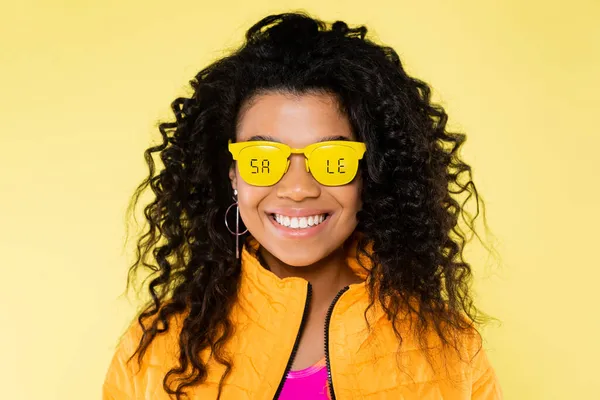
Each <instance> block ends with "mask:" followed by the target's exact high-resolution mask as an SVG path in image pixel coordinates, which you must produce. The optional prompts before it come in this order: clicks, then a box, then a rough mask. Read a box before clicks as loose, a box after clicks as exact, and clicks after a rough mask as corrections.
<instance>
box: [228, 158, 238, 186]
mask: <svg viewBox="0 0 600 400" xmlns="http://www.w3.org/2000/svg"><path fill="white" fill-rule="evenodd" d="M229 180H230V181H231V188H232V189H237V176H236V173H235V161H234V162H232V163H231V167H230V168H229Z"/></svg>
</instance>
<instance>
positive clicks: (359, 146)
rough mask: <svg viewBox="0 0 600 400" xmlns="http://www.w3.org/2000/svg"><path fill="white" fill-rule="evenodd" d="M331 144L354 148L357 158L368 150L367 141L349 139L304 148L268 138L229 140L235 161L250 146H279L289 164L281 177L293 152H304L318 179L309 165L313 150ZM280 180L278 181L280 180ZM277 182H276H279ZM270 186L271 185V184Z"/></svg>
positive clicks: (307, 162)
mask: <svg viewBox="0 0 600 400" xmlns="http://www.w3.org/2000/svg"><path fill="white" fill-rule="evenodd" d="M331 145H341V146H345V147H350V148H351V149H353V150H354V151H355V152H356V155H357V160H362V158H363V156H364V154H365V152H366V150H367V147H366V145H365V143H363V142H354V141H349V140H328V141H324V142H316V143H312V144H309V145H308V146H306V147H304V148H302V149H298V148H294V147H290V146H288V145H287V144H284V143H280V142H273V141H266V140H249V141H245V142H235V143H233V142H232V141H231V139H229V142H228V149H229V152H230V153H231V155H232V157H233V159H234V160H235V161H237V160H238V157H239V155H240V152H241V151H242V150H244V149H245V148H248V147H253V146H272V147H276V148H278V149H279V150H282V151H283V154H284V155H285V159H286V160H287V165H286V168H285V171H284V173H283V175H282V176H281V178H283V176H284V175H285V174H286V173H287V171H288V168H289V166H290V159H289V158H290V156H291V155H292V154H304V163H305V168H306V172H310V174H311V175H312V176H313V178H314V179H315V180H316V178H315V176H314V175H313V174H312V172H311V171H310V167H309V160H310V156H311V154H312V152H313V151H315V150H316V149H318V148H320V147H323V146H331ZM355 176H356V174H355ZM281 178H279V180H281ZM352 179H354V177H352ZM279 180H278V181H277V182H279ZM277 182H275V183H277ZM317 182H319V181H318V180H317ZM319 183H321V182H319ZM321 184H322V185H323V183H321ZM269 186H271V185H269ZM325 186H343V184H342V185H325Z"/></svg>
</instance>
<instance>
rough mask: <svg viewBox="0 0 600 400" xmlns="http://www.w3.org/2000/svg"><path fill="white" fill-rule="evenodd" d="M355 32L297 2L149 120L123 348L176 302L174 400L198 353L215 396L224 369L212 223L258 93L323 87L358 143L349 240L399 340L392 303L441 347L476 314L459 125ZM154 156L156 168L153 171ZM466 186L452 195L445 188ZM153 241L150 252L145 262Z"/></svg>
mask: <svg viewBox="0 0 600 400" xmlns="http://www.w3.org/2000/svg"><path fill="white" fill-rule="evenodd" d="M366 34H367V28H366V27H364V26H360V27H357V28H349V27H348V25H347V24H346V23H345V22H342V21H336V22H334V23H333V24H330V23H326V22H323V21H321V20H317V19H313V18H311V17H310V16H309V15H308V14H306V13H302V12H299V13H285V14H279V15H270V16H267V17H265V18H263V19H262V20H261V21H259V22H258V23H256V24H255V25H254V26H252V27H251V28H250V29H249V30H248V31H247V33H246V40H245V42H244V43H243V44H242V45H241V46H240V47H239V48H238V49H236V50H235V51H234V52H232V54H230V55H228V56H226V57H224V58H222V59H219V60H217V61H215V62H214V63H212V64H211V65H209V66H208V67H206V68H204V69H203V70H201V71H200V72H199V73H198V74H197V75H196V77H195V78H194V79H193V80H191V82H190V84H191V87H192V88H193V94H192V95H191V96H190V97H189V98H185V97H181V98H177V99H175V100H174V101H173V102H172V104H171V108H172V110H173V113H174V121H172V122H163V123H160V124H159V130H160V133H161V135H162V143H160V144H159V145H156V146H153V147H150V148H148V149H147V150H146V151H145V153H144V156H145V159H146V162H147V164H148V167H149V176H148V177H147V178H146V179H145V180H144V181H143V182H142V183H141V184H140V185H139V186H138V187H137V189H136V190H135V193H134V196H133V198H132V199H131V202H130V204H129V208H128V212H131V211H132V210H133V209H134V208H135V204H137V203H138V201H139V197H140V195H141V194H142V192H143V191H144V190H145V189H146V188H147V187H148V186H150V187H151V189H152V191H153V193H154V195H155V197H154V198H153V201H152V202H151V203H149V204H148V205H147V206H146V207H145V208H144V215H145V218H146V220H147V222H148V223H149V227H148V230H147V231H146V232H145V233H144V234H143V235H142V236H141V237H139V239H138V241H137V259H136V261H135V263H134V264H133V265H132V266H131V268H130V270H129V276H128V282H127V288H129V287H130V283H132V282H133V281H134V280H135V275H136V274H137V273H138V272H139V271H138V269H139V267H141V266H142V267H144V269H145V270H147V271H148V272H149V273H150V274H149V276H148V278H147V279H148V280H150V282H149V284H148V291H149V294H150V297H151V299H150V300H149V301H148V303H147V304H145V305H144V306H143V308H142V310H141V311H140V313H139V314H138V317H137V322H138V323H139V324H140V326H141V327H142V330H143V332H144V333H143V335H142V337H141V340H140V343H139V345H138V347H137V349H136V352H135V353H134V355H135V354H137V355H138V363H141V361H142V358H143V355H144V353H145V351H146V350H147V348H148V346H149V345H150V343H151V342H152V341H153V340H154V338H155V337H156V336H157V335H160V334H162V333H164V332H166V331H167V330H168V329H169V323H170V319H171V317H173V316H176V315H184V313H185V319H184V320H183V323H182V328H181V332H180V336H179V346H180V357H179V363H180V365H178V366H174V367H173V368H172V369H171V370H170V371H169V372H168V373H167V375H166V376H165V378H164V380H163V387H164V390H165V391H166V392H167V393H169V394H175V395H176V398H177V399H179V398H180V397H181V396H183V395H185V390H184V389H185V388H186V387H191V386H194V385H197V384H201V383H202V382H203V381H204V380H205V379H206V377H207V367H206V364H205V363H204V362H203V361H202V360H201V359H200V357H199V353H200V351H202V350H205V349H210V350H212V352H213V355H214V357H215V359H216V360H217V361H218V362H219V363H222V364H223V365H224V366H225V367H226V369H225V374H224V375H223V376H222V377H221V381H220V384H219V395H220V394H221V390H222V385H223V382H224V379H225V378H226V377H227V375H228V374H229V373H230V370H231V366H232V365H231V360H230V359H229V358H228V357H227V354H226V353H225V344H226V342H227V340H228V339H229V338H230V337H231V335H232V334H233V328H234V326H233V324H232V322H231V321H230V319H229V312H230V310H231V308H232V305H233V304H235V302H236V293H237V290H238V285H239V281H240V276H241V275H240V271H241V265H240V261H239V260H238V259H236V257H235V251H234V249H235V241H234V240H235V239H234V237H233V236H232V235H231V234H230V233H229V232H228V231H227V230H226V227H225V224H224V223H223V220H224V216H225V211H226V209H227V207H228V206H229V205H230V204H231V199H232V195H233V193H232V188H231V185H230V181H229V178H228V171H229V168H230V166H231V163H232V159H231V156H230V154H229V153H228V151H227V142H228V140H229V139H232V140H233V141H234V140H235V133H236V123H237V121H238V118H239V113H240V109H241V108H242V107H243V106H244V104H247V102H248V101H250V100H251V99H252V98H253V97H254V96H256V95H258V94H263V93H266V92H273V91H277V92H281V93H293V94H303V93H314V92H319V93H329V94H332V95H334V96H335V97H336V98H337V99H338V101H339V104H340V107H341V108H342V111H344V113H345V115H347V117H348V118H349V120H350V122H351V126H352V128H353V130H354V133H355V135H356V137H357V138H358V140H360V141H363V142H365V143H366V144H367V148H368V151H367V153H366V156H365V157H366V158H365V160H364V162H363V163H361V166H360V168H361V172H362V177H363V182H364V184H363V192H362V202H363V207H362V210H361V211H359V213H358V215H357V217H358V226H357V230H358V231H360V232H361V233H362V234H363V235H361V240H360V242H359V244H358V247H359V251H361V252H362V253H363V254H367V253H368V254H370V257H371V261H372V269H371V270H370V274H372V275H374V276H377V277H378V279H377V280H376V281H375V280H371V283H370V285H369V287H368V290H369V295H370V300H371V302H370V304H371V305H370V307H371V306H373V304H374V302H376V301H378V302H380V304H382V305H383V307H384V309H385V311H386V313H387V316H388V318H389V319H390V321H392V322H393V323H394V327H395V328H394V330H395V333H396V335H397V337H398V340H399V345H400V344H401V343H402V332H400V331H399V330H398V329H396V322H397V319H398V318H399V317H398V315H399V313H400V311H401V310H405V309H409V310H410V312H412V313H414V314H415V315H416V316H417V317H418V318H416V321H417V323H416V325H414V326H413V328H414V332H415V334H416V335H417V337H419V340H421V341H426V339H425V337H426V336H427V335H426V333H427V331H430V330H431V328H433V332H436V333H437V335H438V337H439V338H441V342H442V343H443V344H444V345H449V346H451V347H453V348H455V349H457V350H458V349H459V348H458V346H459V343H460V340H459V336H460V334H461V332H466V331H467V330H470V329H472V328H474V327H475V326H476V325H480V324H481V323H483V322H484V319H486V318H487V317H486V316H485V314H483V313H482V312H481V311H479V310H478V309H477V308H476V307H475V306H474V304H473V300H472V295H471V293H470V282H471V268H470V265H469V264H468V263H467V262H465V261H464V259H463V249H464V246H465V244H466V242H467V237H466V235H465V233H464V232H463V230H462V229H461V228H460V226H459V219H460V217H461V216H462V217H463V220H464V221H466V222H467V226H468V227H469V229H470V230H472V231H473V232H475V229H474V225H473V222H474V219H475V218H476V217H477V216H478V215H479V203H480V202H481V203H482V204H483V201H482V200H481V199H480V197H479V196H478V194H477V190H476V189H475V185H474V184H473V181H472V173H471V167H470V166H469V165H468V164H466V163H465V162H463V161H461V160H460V158H459V155H458V151H459V148H460V147H461V145H462V144H463V143H464V141H465V138H466V136H465V135H464V134H459V133H450V132H447V131H446V122H447V119H448V116H447V114H446V112H445V111H444V109H443V108H442V107H441V106H438V105H435V104H432V102H431V100H430V96H431V89H430V88H429V86H428V85H427V84H426V83H425V82H423V81H421V80H419V79H416V78H413V77H410V76H408V75H407V73H406V72H405V70H404V68H403V66H402V64H401V62H400V59H399V57H398V54H397V53H396V52H395V51H394V50H393V49H392V48H391V47H386V46H382V45H378V44H375V43H374V42H373V41H371V40H369V39H366V38H365V37H366ZM153 153H158V154H159V155H160V159H161V160H162V163H163V165H164V168H163V169H161V170H160V171H158V173H157V174H155V164H154V161H153V158H152V155H153ZM465 175H466V178H465V179H462V178H461V177H462V176H465ZM464 194H466V195H467V197H466V199H464V201H463V202H462V203H459V201H458V200H457V199H455V198H454V197H457V196H460V195H464ZM473 195H474V196H475V200H476V204H477V213H476V214H475V215H474V216H471V214H469V213H468V212H467V210H466V208H465V204H466V202H467V201H468V200H469V199H470V198H471V197H472V196H473ZM484 211H485V210H484ZM486 228H487V224H486ZM475 234H476V235H477V233H475ZM477 236H478V237H479V235H477ZM243 239H244V238H241V240H243ZM369 244H371V245H372V252H371V253H369V252H368V251H367V246H368V245H369ZM150 252H151V254H152V256H153V257H154V261H155V262H152V263H149V262H148V260H147V257H148V255H149V254H150ZM145 283H146V280H144V285H142V289H143V288H145V286H146V284H145ZM375 285H377V286H378V288H377V290H376V288H375ZM411 299H417V300H418V307H415V306H414V303H413V302H412V301H411ZM365 315H366V311H365ZM467 317H468V318H467ZM146 320H149V321H150V323H149V324H145V323H144V322H145V321H146ZM475 331H476V332H477V335H479V332H478V331H477V328H475ZM479 337H480V335H479ZM422 343H423V342H422ZM424 347H426V346H424ZM134 355H132V356H131V358H130V359H129V361H131V359H132V358H133V356H134ZM189 367H191V368H192V371H193V373H192V374H191V375H186V376H185V377H184V378H178V381H179V384H178V385H177V387H176V388H172V387H170V384H169V378H170V377H171V378H172V377H173V376H177V375H182V374H184V373H185V372H186V371H187V370H188V368H189Z"/></svg>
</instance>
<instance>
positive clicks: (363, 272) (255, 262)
mask: <svg viewBox="0 0 600 400" xmlns="http://www.w3.org/2000/svg"><path fill="white" fill-rule="evenodd" d="M361 236H362V234H361V233H359V232H355V233H354V234H353V235H352V236H351V237H350V238H349V239H348V241H347V244H348V245H347V250H346V264H347V265H348V267H349V268H350V269H352V271H353V272H354V274H355V275H356V276H358V277H359V278H361V279H362V282H360V283H355V284H351V285H350V290H351V291H356V290H365V286H366V284H368V282H369V280H370V279H371V277H370V275H369V271H370V270H371V268H372V261H371V259H370V257H369V256H367V255H365V254H359V252H358V242H359V239H360V238H361ZM259 247H260V244H259V243H258V241H257V240H256V239H254V237H252V236H249V237H248V238H247V239H246V242H245V244H244V246H243V249H242V254H241V259H242V271H241V273H242V279H243V280H245V279H247V280H249V281H250V282H251V283H253V284H255V285H258V286H260V287H265V288H268V287H271V288H280V289H282V288H290V287H304V286H306V284H307V281H306V280H305V279H303V278H299V277H287V278H283V279H282V278H280V277H278V276H277V275H275V274H274V273H273V272H272V271H270V270H268V269H267V268H265V266H263V265H262V264H261V263H260V261H259V259H258V256H257V252H258V249H259ZM366 250H367V253H368V254H369V255H372V244H369V245H368V246H367V249H366ZM359 260H360V261H359Z"/></svg>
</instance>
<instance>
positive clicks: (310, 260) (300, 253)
mask: <svg viewBox="0 0 600 400" xmlns="http://www.w3.org/2000/svg"><path fill="white" fill-rule="evenodd" d="M265 247H266V246H265ZM302 247H303V246H297V247H295V248H294V250H293V251H289V250H287V251H286V250H284V249H275V248H274V249H272V250H271V249H269V248H267V250H268V251H269V252H270V253H271V254H272V255H273V256H274V257H276V258H277V259H279V260H280V261H281V262H283V263H285V264H287V265H289V266H291V267H298V268H302V267H306V266H309V265H312V264H314V263H316V262H318V261H320V260H322V259H323V258H325V257H327V255H328V254H329V253H328V252H326V251H324V250H320V251H319V250H315V248H314V246H311V247H310V248H308V249H306V250H304V249H303V248H302Z"/></svg>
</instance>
